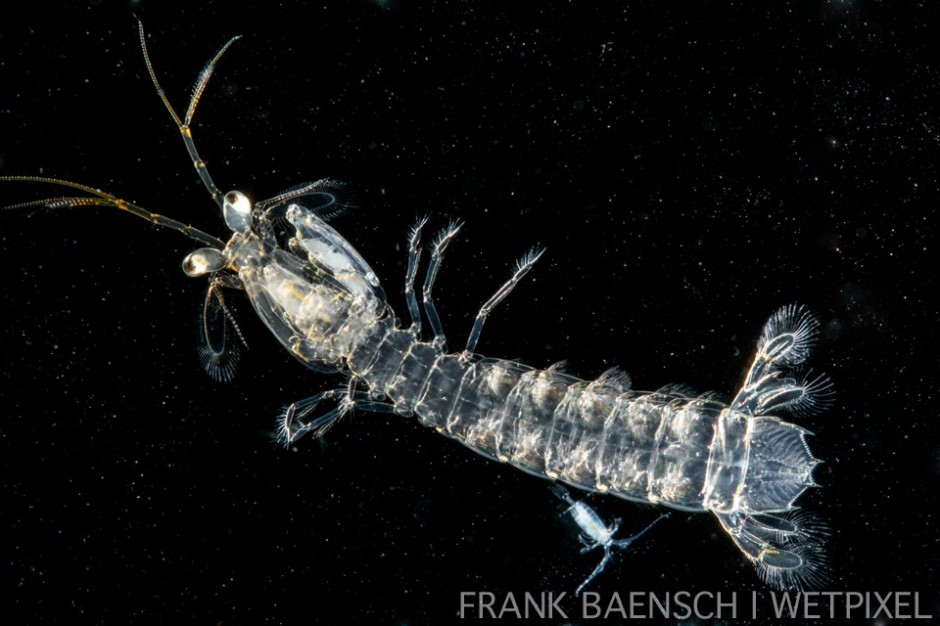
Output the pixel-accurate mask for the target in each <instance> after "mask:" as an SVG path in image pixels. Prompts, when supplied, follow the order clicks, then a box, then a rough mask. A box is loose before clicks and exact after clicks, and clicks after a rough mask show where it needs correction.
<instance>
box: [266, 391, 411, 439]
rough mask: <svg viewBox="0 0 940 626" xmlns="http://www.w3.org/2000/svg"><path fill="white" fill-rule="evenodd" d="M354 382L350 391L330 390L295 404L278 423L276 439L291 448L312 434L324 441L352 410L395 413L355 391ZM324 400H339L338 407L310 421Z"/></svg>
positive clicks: (385, 405) (392, 406) (362, 393)
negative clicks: (296, 442)
mask: <svg viewBox="0 0 940 626" xmlns="http://www.w3.org/2000/svg"><path fill="white" fill-rule="evenodd" d="M355 384H356V383H355V379H352V380H350V385H349V387H346V388H343V389H330V390H329V391H324V392H321V393H318V394H317V395H315V396H311V397H309V398H306V399H305V400H300V401H298V402H294V403H293V404H291V405H290V406H288V407H287V408H286V409H285V410H284V414H283V415H282V416H281V417H280V418H279V420H278V428H277V439H278V441H279V442H281V443H283V444H284V445H290V444H292V443H294V442H295V441H297V440H298V439H300V438H301V437H303V436H304V435H306V434H307V433H312V434H313V436H314V437H321V436H323V435H325V434H326V432H327V431H328V430H329V429H330V428H332V427H333V425H334V424H336V422H338V421H339V420H340V418H342V417H343V416H344V415H346V414H347V413H349V412H350V411H352V410H353V409H362V410H364V411H370V412H373V413H394V412H395V406H394V405H393V404H389V403H387V402H376V401H374V400H369V399H368V394H367V393H365V392H362V391H354V390H353V388H354V387H355ZM325 400H336V401H337V404H336V407H335V408H333V409H332V410H330V411H327V412H326V413H324V414H323V415H320V416H317V417H315V418H312V419H308V418H307V416H308V415H310V413H312V412H313V410H314V409H315V408H317V405H319V404H320V403H321V402H323V401H325Z"/></svg>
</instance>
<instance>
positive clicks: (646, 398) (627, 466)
mask: <svg viewBox="0 0 940 626" xmlns="http://www.w3.org/2000/svg"><path fill="white" fill-rule="evenodd" d="M380 343H381V345H380V346H379V347H378V349H377V351H376V354H375V357H374V359H373V361H372V364H371V365H370V366H369V367H368V371H365V372H363V371H362V370H360V371H359V375H361V376H363V377H364V378H365V379H366V380H367V381H368V382H369V384H370V387H371V388H372V389H373V390H374V391H375V392H378V393H382V394H387V395H388V396H389V397H390V399H392V400H393V401H394V402H395V406H396V410H397V411H398V412H401V413H405V414H410V413H411V412H414V413H416V414H417V415H418V418H419V420H420V421H421V422H422V423H423V424H425V425H427V426H430V427H433V428H436V429H437V430H439V431H440V432H442V433H444V434H446V435H448V436H450V437H452V438H454V439H457V440H459V441H461V442H463V443H464V444H465V445H467V446H469V447H470V448H472V449H473V450H474V451H476V452H478V453H480V454H482V455H484V456H488V457H490V458H494V459H498V460H500V461H504V462H507V463H510V464H511V465H514V466H516V467H518V468H520V469H522V470H525V471H527V472H529V473H532V474H536V475H539V476H544V477H547V478H551V479H558V480H561V481H563V482H566V483H568V484H571V485H574V486H578V487H582V488H584V489H588V490H592V491H601V492H610V493H613V494H616V495H619V496H621V497H623V498H627V499H631V500H638V501H651V502H657V503H662V504H667V505H670V506H673V507H676V508H681V509H687V510H696V511H700V510H703V508H704V507H703V505H702V494H703V487H704V483H705V476H706V468H707V464H708V458H709V447H710V444H711V442H712V439H713V437H714V433H715V422H716V420H717V418H718V415H719V414H720V412H721V410H722V409H723V408H725V407H724V405H721V404H719V403H716V402H712V401H709V400H701V399H689V398H686V397H683V396H681V395H678V394H676V393H672V392H670V391H668V390H662V391H660V392H656V393H646V394H640V393H635V392H632V391H630V390H628V389H627V388H626V387H627V386H628V384H629V383H628V381H627V379H626V377H625V376H623V375H619V374H616V373H610V374H605V375H604V376H601V377H600V378H599V379H598V380H596V381H593V382H586V381H583V380H581V379H579V378H576V377H573V376H570V375H568V374H566V373H564V372H561V371H559V370H558V369H556V368H549V369H546V370H536V369H534V368H532V367H529V366H527V365H523V364H521V363H517V362H514V361H506V360H501V359H489V358H487V359H479V360H475V361H474V360H463V359H461V358H460V357H458V356H454V355H445V354H443V353H442V352H441V351H440V350H436V349H434V348H432V347H431V346H430V345H429V344H426V343H422V342H418V341H415V340H414V339H413V338H411V336H410V334H408V333H407V332H406V331H392V332H391V333H389V334H388V335H386V336H385V337H384V338H383V339H382V340H381V341H380Z"/></svg>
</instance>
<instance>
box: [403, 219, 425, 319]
mask: <svg viewBox="0 0 940 626" xmlns="http://www.w3.org/2000/svg"><path fill="white" fill-rule="evenodd" d="M427 221H428V218H427V216H424V217H422V218H420V219H419V220H418V221H417V222H415V225H414V226H412V227H411V233H410V234H409V236H408V269H407V270H406V271H405V302H407V303H408V314H409V315H410V316H411V332H412V333H414V335H415V336H416V337H418V336H420V335H421V312H420V311H419V310H418V298H417V297H416V296H415V276H416V275H417V273H418V258H419V256H420V255H421V247H420V244H421V229H422V228H423V227H424V225H425V223H427Z"/></svg>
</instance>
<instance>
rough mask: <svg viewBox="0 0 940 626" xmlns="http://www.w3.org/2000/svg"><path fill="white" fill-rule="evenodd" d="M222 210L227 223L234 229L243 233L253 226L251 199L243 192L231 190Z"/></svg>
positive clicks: (226, 195)
mask: <svg viewBox="0 0 940 626" xmlns="http://www.w3.org/2000/svg"><path fill="white" fill-rule="evenodd" d="M222 212H223V214H224V216H225V223H226V224H228V227H229V228H231V229H232V230H233V231H235V232H237V233H243V232H246V231H247V230H248V229H249V228H251V200H249V199H248V196H246V195H245V194H243V193H242V192H240V191H230V192H228V193H227V194H225V198H224V200H223V202H222Z"/></svg>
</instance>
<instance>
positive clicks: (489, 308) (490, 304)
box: [464, 246, 545, 356]
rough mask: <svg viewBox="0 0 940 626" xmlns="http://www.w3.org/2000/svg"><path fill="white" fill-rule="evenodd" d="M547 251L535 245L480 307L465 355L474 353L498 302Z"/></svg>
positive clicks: (517, 262) (468, 339)
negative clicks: (510, 275) (488, 318)
mask: <svg viewBox="0 0 940 626" xmlns="http://www.w3.org/2000/svg"><path fill="white" fill-rule="evenodd" d="M544 253H545V248H543V247H542V246H535V247H533V248H532V249H531V250H529V251H528V252H526V253H525V255H523V256H522V258H520V259H519V260H518V261H516V271H515V273H514V274H513V275H512V278H510V279H509V280H507V281H506V282H505V283H504V284H503V286H502V287H500V288H499V289H498V290H497V291H496V293H494V294H493V297H492V298H490V299H489V300H487V301H486V302H485V303H484V304H483V306H482V307H480V312H479V313H477V317H476V319H475V320H474V321H473V328H472V329H471V330H470V336H469V337H468V338H467V347H466V348H465V349H464V356H469V355H470V354H472V353H473V351H474V349H476V347H477V341H479V340H480V333H481V332H482V331H483V323H484V322H486V318H487V317H489V315H490V313H492V312H493V309H494V308H495V307H496V305H497V304H499V303H500V302H502V301H503V300H504V299H505V298H506V296H508V295H509V293H510V292H511V291H512V290H513V289H514V288H515V287H516V285H518V284H519V281H520V280H522V277H523V276H525V275H526V274H528V273H529V270H531V269H532V266H533V265H535V262H536V261H538V260H539V257H541V256H542V255H543V254H544Z"/></svg>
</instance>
